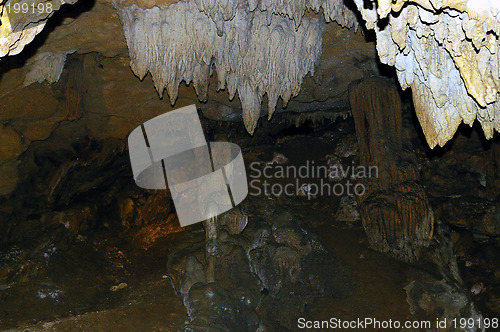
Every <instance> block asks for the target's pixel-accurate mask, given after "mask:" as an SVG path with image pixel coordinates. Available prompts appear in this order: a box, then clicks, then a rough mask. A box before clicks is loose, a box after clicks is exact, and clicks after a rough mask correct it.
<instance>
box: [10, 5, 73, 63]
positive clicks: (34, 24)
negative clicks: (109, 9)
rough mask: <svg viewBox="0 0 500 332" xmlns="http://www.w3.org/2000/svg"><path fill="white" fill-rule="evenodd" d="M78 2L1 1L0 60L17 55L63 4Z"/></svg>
mask: <svg viewBox="0 0 500 332" xmlns="http://www.w3.org/2000/svg"><path fill="white" fill-rule="evenodd" d="M76 1H78V0H54V1H45V0H32V1H2V4H1V5H0V58H1V57H3V56H6V55H16V54H19V53H20V52H21V51H22V50H23V49H24V46H25V45H26V44H28V43H31V41H33V39H34V38H35V36H36V35H37V34H39V33H40V32H41V31H42V30H43V28H44V27H45V23H47V20H48V19H49V18H50V17H51V16H52V14H53V13H54V12H55V11H56V10H59V8H61V6H62V5H64V4H74V3H75V2H76Z"/></svg>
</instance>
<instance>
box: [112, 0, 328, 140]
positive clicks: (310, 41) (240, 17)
mask: <svg viewBox="0 0 500 332" xmlns="http://www.w3.org/2000/svg"><path fill="white" fill-rule="evenodd" d="M214 3H217V2H214ZM235 3H236V2H234V3H233V2H231V1H228V2H227V4H228V6H229V7H228V8H222V9H223V10H222V11H223V12H224V13H225V14H224V15H223V20H222V21H221V22H220V24H221V26H219V31H218V29H217V26H216V23H214V20H212V19H210V18H209V17H208V16H207V15H206V14H205V13H204V12H202V11H200V10H199V7H198V6H199V5H200V3H198V4H197V3H195V1H194V0H183V1H179V2H177V3H174V4H172V5H170V6H168V7H162V8H159V7H153V8H151V9H142V8H139V7H137V6H135V5H132V6H127V7H122V6H120V4H119V3H115V6H116V7H117V10H118V14H119V16H120V19H121V22H122V25H123V29H124V33H125V39H126V41H127V44H128V48H129V54H130V58H131V67H132V70H133V71H134V73H135V74H136V75H137V76H139V78H141V79H142V78H144V76H145V75H146V74H147V73H148V72H149V73H151V76H152V78H153V81H154V83H155V87H156V89H157V91H158V93H159V94H160V95H162V94H163V91H164V90H165V89H166V90H167V93H168V95H169V97H170V100H171V102H172V104H173V103H174V102H175V100H176V99H177V93H178V86H179V84H180V83H181V82H182V81H185V82H186V83H188V84H189V83H191V82H192V83H193V86H194V88H195V90H196V93H197V95H198V97H199V99H200V100H201V101H204V100H206V99H207V90H208V79H209V77H210V75H211V73H212V70H215V72H216V74H217V80H218V89H224V88H227V90H228V92H229V98H230V99H232V98H233V97H234V96H235V94H236V92H238V96H239V98H240V100H241V104H242V109H243V120H244V122H245V126H246V128H247V130H248V132H250V133H253V132H254V129H255V127H256V125H257V120H258V119H259V116H260V110H261V106H260V105H261V101H262V98H263V97H264V95H265V94H267V99H268V113H269V116H271V115H272V113H273V112H274V110H275V107H276V104H277V101H278V98H280V97H281V98H282V100H283V103H284V104H285V105H286V103H287V102H288V101H289V100H290V98H291V97H293V96H296V95H297V94H298V93H299V91H300V87H301V84H302V81H303V78H304V77H305V76H306V75H307V74H308V73H311V75H313V74H314V68H315V64H316V62H317V60H318V59H319V58H320V55H321V48H322V31H321V22H320V20H319V19H317V18H307V17H304V18H302V23H301V24H300V26H299V27H298V29H296V26H295V24H294V22H293V21H292V20H290V19H288V18H287V17H285V16H281V15H274V14H273V15H272V16H271V19H269V17H268V16H267V15H266V13H263V12H261V11H260V10H255V11H250V10H249V8H248V5H245V4H246V1H242V2H238V3H237V4H235ZM204 6H206V5H204ZM210 15H211V14H210ZM226 19H229V20H226ZM221 31H223V33H222V34H221Z"/></svg>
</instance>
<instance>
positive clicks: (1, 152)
mask: <svg viewBox="0 0 500 332" xmlns="http://www.w3.org/2000/svg"><path fill="white" fill-rule="evenodd" d="M25 150H26V146H25V145H24V144H23V142H22V139H21V136H19V134H18V133H17V132H16V131H14V130H13V129H12V128H10V127H7V126H4V125H2V124H0V164H3V163H5V162H6V161H9V160H13V159H16V158H17V157H18V156H19V155H20V154H21V153H23V152H24V151H25Z"/></svg>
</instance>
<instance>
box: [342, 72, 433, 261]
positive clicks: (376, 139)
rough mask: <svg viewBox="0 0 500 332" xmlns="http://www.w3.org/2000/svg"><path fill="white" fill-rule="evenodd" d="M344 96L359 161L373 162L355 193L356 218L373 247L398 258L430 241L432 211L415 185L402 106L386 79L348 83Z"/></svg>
mask: <svg viewBox="0 0 500 332" xmlns="http://www.w3.org/2000/svg"><path fill="white" fill-rule="evenodd" d="M350 99H351V106H352V113H353V118H354V123H355V126H356V136H357V140H358V145H359V157H360V162H361V164H362V165H365V167H366V166H372V165H374V166H377V168H378V172H377V176H373V177H372V178H367V179H365V180H364V182H365V185H366V192H365V193H364V195H362V196H359V197H357V200H358V203H359V205H360V210H361V220H362V221H363V226H364V228H365V231H366V234H367V236H368V240H369V241H370V244H371V245H372V247H374V248H375V249H377V250H379V251H381V252H384V253H388V254H390V255H392V256H394V257H396V258H398V259H401V260H404V261H409V262H412V261H416V260H418V259H419V257H420V255H421V252H422V249H423V248H426V247H427V246H429V244H430V240H431V238H432V236H433V229H434V214H433V211H432V208H431V205H430V203H429V201H428V198H427V195H426V193H425V191H424V188H423V187H422V186H421V185H420V177H419V172H418V168H417V162H416V158H415V155H414V154H413V151H411V149H410V148H408V147H407V146H406V145H407V144H406V143H407V142H405V140H404V135H403V134H402V129H403V126H402V107H401V100H400V96H399V94H398V91H397V88H396V85H395V84H394V83H393V82H391V81H390V80H383V79H376V78H372V79H368V80H365V81H362V82H360V83H358V84H353V85H352V87H351V90H350Z"/></svg>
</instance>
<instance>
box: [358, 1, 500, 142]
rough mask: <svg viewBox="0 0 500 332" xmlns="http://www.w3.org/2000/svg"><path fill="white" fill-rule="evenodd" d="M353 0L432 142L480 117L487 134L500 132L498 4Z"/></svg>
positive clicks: (447, 138) (499, 16)
mask: <svg viewBox="0 0 500 332" xmlns="http://www.w3.org/2000/svg"><path fill="white" fill-rule="evenodd" d="M355 2H356V5H357V7H358V9H359V10H360V12H361V13H362V16H363V19H364V20H365V21H366V26H367V28H369V29H374V30H375V33H376V35H377V51H378V54H379V56H380V60H381V61H382V62H383V63H386V64H388V65H391V66H395V67H396V70H397V74H398V78H399V82H400V84H401V86H402V87H403V89H406V88H408V87H411V88H412V92H413V100H414V104H415V108H416V112H417V115H418V118H419V121H420V124H421V125H422V129H423V131H424V133H425V136H426V138H427V142H428V143H429V145H430V146H431V147H435V146H436V145H440V146H442V145H444V144H445V143H446V142H447V141H449V140H450V139H451V138H452V137H453V135H454V134H455V132H456V130H457V128H458V126H459V124H460V123H462V122H464V123H466V124H469V125H472V123H473V122H474V121H475V120H476V119H477V120H478V121H479V122H480V123H481V126H482V128H483V131H484V133H485V135H486V137H487V138H491V137H492V136H493V133H494V131H495V130H496V131H499V130H500V108H499V102H498V101H499V96H498V89H499V88H500V80H499V79H500V77H499V59H498V49H499V45H500V44H499V41H498V36H499V33H500V15H498V13H499V9H500V5H499V3H498V2H497V1H494V0H484V1H476V0H469V1H464V0H418V1H411V2H409V1H407V0H397V1H390V0H378V1H376V2H375V1H369V2H367V1H363V0H355ZM367 3H368V4H367Z"/></svg>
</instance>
